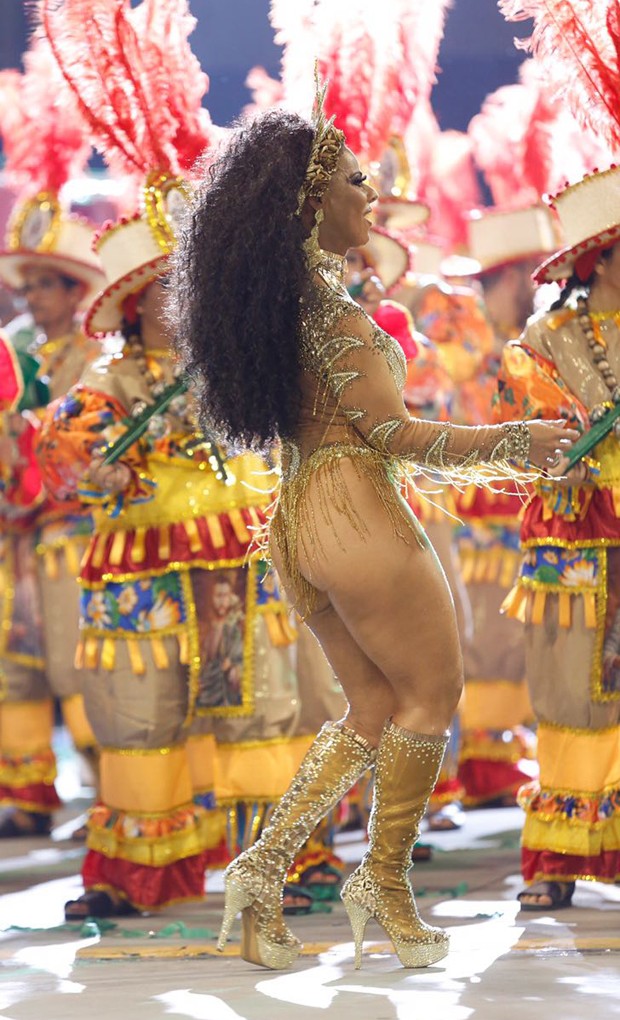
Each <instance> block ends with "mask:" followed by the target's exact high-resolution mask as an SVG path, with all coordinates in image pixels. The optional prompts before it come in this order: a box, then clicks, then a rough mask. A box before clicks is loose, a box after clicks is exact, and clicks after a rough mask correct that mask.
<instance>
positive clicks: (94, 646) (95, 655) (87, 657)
mask: <svg viewBox="0 0 620 1020" xmlns="http://www.w3.org/2000/svg"><path fill="white" fill-rule="evenodd" d="M84 663H85V665H86V669H97V666H98V665H99V642H98V641H97V638H94V637H87V638H86V641H85V643H84Z"/></svg>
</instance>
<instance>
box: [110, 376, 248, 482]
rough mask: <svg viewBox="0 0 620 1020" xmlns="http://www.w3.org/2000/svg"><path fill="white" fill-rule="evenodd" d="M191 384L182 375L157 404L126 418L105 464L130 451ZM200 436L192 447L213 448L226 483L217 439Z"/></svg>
mask: <svg viewBox="0 0 620 1020" xmlns="http://www.w3.org/2000/svg"><path fill="white" fill-rule="evenodd" d="M190 384H191V379H190V377H189V376H188V375H182V376H181V377H180V378H179V379H177V380H175V382H173V383H171V384H170V386H166V388H165V389H164V390H162V392H161V393H160V395H159V397H157V399H156V400H155V402H154V403H153V404H148V405H147V407H145V408H144V410H143V411H141V412H140V414H138V415H136V416H135V418H134V417H131V418H124V419H123V424H125V425H126V426H127V428H126V430H125V432H124V433H123V434H122V436H119V438H118V439H117V440H115V441H114V442H113V443H111V444H110V445H109V446H108V447H107V448H106V451H105V456H104V458H103V463H104V464H114V463H115V462H116V461H117V460H119V458H120V457H122V456H123V454H124V453H125V451H126V450H128V449H129V447H130V446H133V444H134V443H135V442H137V441H138V439H140V437H141V436H143V435H144V433H145V432H146V430H147V428H148V425H149V422H150V420H151V418H154V417H155V415H156V414H161V413H162V412H163V411H165V410H166V408H167V407H168V404H169V403H170V401H171V400H174V398H175V397H178V396H181V394H183V393H186V392H187V390H188V389H189V387H190ZM200 435H201V441H200V443H192V444H191V445H192V446H194V447H196V446H198V445H202V443H203V442H204V443H208V444H209V445H210V446H211V456H213V457H214V458H215V461H216V463H217V473H218V475H219V477H220V478H221V480H222V481H223V482H225V481H226V480H227V478H228V474H227V471H226V468H225V466H224V458H223V457H222V454H221V453H220V450H219V447H218V445H217V443H216V441H215V439H214V438H213V437H212V436H211V435H210V434H209V433H208V432H206V431H205V430H204V429H201V432H200Z"/></svg>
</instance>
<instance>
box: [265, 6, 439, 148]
mask: <svg viewBox="0 0 620 1020" xmlns="http://www.w3.org/2000/svg"><path fill="white" fill-rule="evenodd" d="M448 6H449V0H433V2H432V3H429V0H382V2H381V3H377V2H376V0H356V3H355V5H354V9H352V7H351V3H350V0H272V3H271V14H270V18H271V23H272V25H273V26H274V28H275V29H276V36H275V40H276V42H277V43H279V44H281V45H282V46H283V47H284V53H283V57H282V85H283V93H284V97H283V105H285V106H287V107H289V108H291V109H294V110H297V111H298V112H302V113H306V114H307V113H309V111H310V108H311V105H312V97H313V93H314V73H313V69H314V60H315V58H316V59H317V60H318V63H319V70H320V73H321V76H322V77H323V78H327V79H328V81H329V88H328V92H327V98H326V102H325V109H326V112H327V114H328V116H331V115H334V116H335V118H336V124H337V126H338V127H339V128H341V129H342V130H343V131H344V133H345V136H346V139H347V144H348V145H349V146H350V147H351V149H353V151H354V152H355V153H356V154H357V155H358V156H359V157H360V159H361V160H363V161H364V162H371V161H373V160H378V159H380V157H381V155H382V153H383V151H384V149H385V147H386V145H387V143H388V141H389V139H390V136H391V135H393V134H400V135H402V134H403V133H404V131H405V128H406V126H407V125H408V124H409V122H410V120H411V117H412V115H413V112H414V110H415V108H416V106H417V104H418V103H420V102H423V101H425V100H426V99H428V96H429V95H430V92H431V89H432V86H433V84H434V82H435V72H436V66H437V54H438V50H439V44H440V41H441V38H442V35H443V25H444V20H445V13H446V10H447V8H448Z"/></svg>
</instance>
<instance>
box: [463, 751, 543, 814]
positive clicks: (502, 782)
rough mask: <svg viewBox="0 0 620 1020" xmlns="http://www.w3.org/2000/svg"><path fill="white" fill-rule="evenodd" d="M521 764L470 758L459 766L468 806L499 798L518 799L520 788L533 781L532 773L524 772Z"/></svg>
mask: <svg viewBox="0 0 620 1020" xmlns="http://www.w3.org/2000/svg"><path fill="white" fill-rule="evenodd" d="M519 764H520V763H516V764H515V763H513V762H507V761H489V760H486V761H485V760H482V759H479V758H478V759H477V758H469V759H468V760H467V761H465V762H463V763H462V764H461V765H460V766H459V779H460V780H461V782H462V784H463V786H464V787H465V797H464V801H465V803H466V804H468V805H470V806H471V805H475V804H485V803H487V801H491V800H496V799H497V798H498V797H508V796H514V797H516V795H517V791H518V790H519V787H521V786H523V784H524V783H530V782H531V781H532V773H531V771H529V772H523V771H522V770H521V769H520V768H519Z"/></svg>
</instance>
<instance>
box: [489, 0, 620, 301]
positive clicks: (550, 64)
mask: <svg viewBox="0 0 620 1020" xmlns="http://www.w3.org/2000/svg"><path fill="white" fill-rule="evenodd" d="M499 8H500V10H501V12H502V13H503V14H504V16H505V17H506V18H507V19H508V20H509V21H524V20H526V19H528V18H533V20H534V26H533V32H532V35H531V37H530V38H529V39H526V40H524V41H518V42H517V45H518V46H519V47H520V48H522V49H529V50H530V51H531V52H532V53H533V55H534V58H535V60H536V61H537V62H538V65H539V67H540V69H541V74H542V75H543V76H544V79H545V81H546V83H547V84H548V87H549V90H550V93H551V95H552V96H553V97H554V98H557V99H558V100H561V101H562V102H564V103H565V104H566V105H567V106H568V107H569V108H570V110H571V112H572V113H573V115H574V116H575V118H576V119H577V120H578V121H579V123H580V124H582V125H583V126H585V127H586V128H588V129H589V130H590V132H592V134H593V135H594V137H595V139H596V140H597V142H601V140H602V143H601V144H603V145H604V146H609V148H610V149H611V151H612V152H614V153H617V152H618V150H619V148H620V0H595V2H594V0H572V2H571V0H499ZM550 201H551V204H552V205H553V206H554V207H555V209H556V211H557V213H558V216H559V219H560V222H561V223H562V227H563V229H564V234H565V236H566V240H567V243H566V245H565V246H564V248H562V249H560V251H557V252H556V253H555V254H554V255H552V256H551V258H549V259H547V260H546V261H545V262H543V264H542V265H541V266H540V267H539V269H538V270H537V272H536V279H537V280H538V282H539V283H545V282H550V281H552V280H563V279H567V278H568V277H569V276H570V275H571V273H573V272H576V273H577V275H578V276H580V277H581V278H582V279H584V280H585V279H587V277H588V276H589V275H590V274H591V272H592V270H593V268H594V265H595V263H596V259H597V258H598V253H599V252H600V249H602V248H604V247H607V246H609V245H612V244H615V243H616V242H617V241H618V239H619V238H620V168H618V167H617V166H615V165H614V164H613V163H612V165H611V166H610V167H609V169H607V170H604V171H602V172H599V171H598V170H594V171H593V172H592V173H591V174H586V176H585V177H584V178H583V180H581V181H579V182H578V183H577V184H572V185H570V186H567V187H565V188H564V189H563V190H562V191H561V192H559V193H558V194H557V195H555V196H553V197H552V198H551V199H550Z"/></svg>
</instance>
